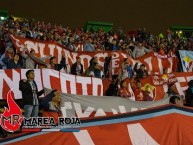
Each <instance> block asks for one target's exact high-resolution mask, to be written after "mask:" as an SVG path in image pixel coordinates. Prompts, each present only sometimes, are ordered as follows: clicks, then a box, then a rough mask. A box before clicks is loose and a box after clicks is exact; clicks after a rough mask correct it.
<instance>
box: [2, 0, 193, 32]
mask: <svg viewBox="0 0 193 145" xmlns="http://www.w3.org/2000/svg"><path fill="white" fill-rule="evenodd" d="M0 9H8V10H9V12H10V13H12V14H13V15H14V16H20V17H28V18H36V19H39V20H45V21H46V22H48V21H50V22H52V23H53V22H56V24H62V25H69V26H70V27H71V28H74V27H75V26H84V24H85V23H86V21H87V20H91V21H102V22H113V23H114V28H117V27H118V26H122V28H123V30H124V31H125V32H126V31H128V30H129V29H137V28H138V27H141V28H143V27H146V28H147V31H151V32H153V33H159V32H160V31H162V32H163V33H165V31H166V29H167V28H168V27H169V26H171V25H180V26H193V1H192V0H183V1H182V0H119V1H118V0H117V1H113V0H68V1H67V0H55V1H53V0H28V1H27V0H17V1H16V0H1V1H0Z"/></svg>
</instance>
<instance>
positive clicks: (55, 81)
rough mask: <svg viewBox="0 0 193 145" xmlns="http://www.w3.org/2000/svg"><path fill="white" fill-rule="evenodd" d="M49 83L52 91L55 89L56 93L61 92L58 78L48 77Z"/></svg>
mask: <svg viewBox="0 0 193 145" xmlns="http://www.w3.org/2000/svg"><path fill="white" fill-rule="evenodd" d="M50 83H51V87H52V88H53V89H57V90H58V91H61V85H60V84H61V82H60V78H56V77H53V76H50Z"/></svg>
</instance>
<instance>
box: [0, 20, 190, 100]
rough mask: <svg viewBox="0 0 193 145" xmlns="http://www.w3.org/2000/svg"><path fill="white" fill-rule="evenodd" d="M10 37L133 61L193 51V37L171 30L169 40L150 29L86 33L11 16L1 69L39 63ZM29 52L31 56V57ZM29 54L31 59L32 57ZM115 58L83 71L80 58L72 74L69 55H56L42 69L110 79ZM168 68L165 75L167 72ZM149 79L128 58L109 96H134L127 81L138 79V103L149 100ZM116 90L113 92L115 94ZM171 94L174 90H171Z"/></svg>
mask: <svg viewBox="0 0 193 145" xmlns="http://www.w3.org/2000/svg"><path fill="white" fill-rule="evenodd" d="M10 34H11V35H14V36H20V37H23V38H29V39H34V40H37V41H51V42H57V43H59V44H60V45H63V46H65V47H66V48H68V49H70V50H71V51H74V52H78V49H77V47H76V45H75V43H84V50H83V51H85V52H100V51H105V50H109V51H112V54H113V51H116V50H120V51H122V52H124V53H126V54H127V55H129V56H130V57H131V58H133V59H136V58H138V57H141V56H143V55H144V54H146V53H149V52H152V51H154V52H157V53H159V54H160V55H165V54H170V53H175V54H176V55H177V57H178V58H179V50H191V51H192V50H193V38H192V37H190V38H188V39H186V40H184V39H181V38H180V37H178V36H177V35H175V36H173V35H172V32H171V30H170V29H168V30H167V31H166V34H165V37H164V35H163V34H162V33H160V34H159V36H157V37H156V36H154V35H153V34H152V33H151V32H147V31H146V29H145V28H144V29H138V30H136V31H135V33H133V34H129V33H128V34H125V33H123V31H122V29H121V28H119V29H118V31H117V32H108V33H106V32H105V31H104V30H103V29H100V30H98V31H97V32H96V31H94V30H91V31H89V32H87V31H84V30H83V28H77V29H75V30H71V29H70V27H69V26H65V27H63V26H62V25H52V24H51V23H45V22H44V21H36V20H34V19H31V20H27V19H24V20H22V21H21V20H14V18H13V17H12V16H10V17H9V18H8V19H7V21H6V22H4V24H3V26H2V30H1V31H0V35H1V44H0V67H1V69H14V68H26V69H35V68H37V64H35V62H34V61H33V59H32V57H35V51H34V50H33V49H32V50H31V51H30V52H28V51H27V46H24V49H23V51H22V53H21V54H19V53H17V52H16V50H15V48H14V46H13V44H12V42H11V39H10ZM27 53H29V54H27ZM29 55H30V56H31V57H29ZM111 57H112V56H110V57H106V58H105V63H104V66H100V65H99V63H98V58H97V57H93V58H92V59H91V60H90V65H89V67H88V68H87V69H86V70H85V72H84V71H83V65H82V64H81V59H80V58H78V57H77V61H76V62H75V63H74V64H73V65H72V66H70V71H69V72H68V71H67V64H66V59H65V56H64V55H62V59H61V61H60V63H59V64H57V63H56V58H55V56H47V57H45V58H41V59H42V60H46V59H49V64H47V65H46V66H39V68H50V69H55V70H58V71H60V70H63V71H64V72H68V73H71V74H73V75H79V76H87V77H89V76H90V77H97V78H109V77H110V74H109V70H110V62H111ZM167 69H168V68H165V72H163V73H167ZM176 71H178V72H180V71H182V66H181V64H180V62H179V65H178V70H176ZM145 77H148V72H147V71H146V68H145V65H144V64H141V65H140V66H139V67H138V64H137V63H136V64H135V65H134V66H131V65H130V63H129V61H128V59H127V58H125V59H124V61H123V63H122V67H121V69H120V70H119V71H118V73H117V74H116V75H114V76H113V77H112V78H110V79H111V80H112V82H111V84H110V86H109V88H108V90H107V92H106V95H115V96H116V95H119V96H121V97H125V98H127V97H130V93H129V92H128V91H127V89H125V82H124V81H125V79H126V78H129V79H131V82H132V80H133V79H136V84H135V85H133V84H132V85H131V86H133V90H134V92H135V95H136V96H137V97H136V100H138V101H142V100H144V101H147V100H150V98H149V97H148V96H147V94H148V92H141V84H140V79H142V78H145ZM112 90H113V91H112ZM169 92H170V91H169Z"/></svg>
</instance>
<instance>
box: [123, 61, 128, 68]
mask: <svg viewBox="0 0 193 145" xmlns="http://www.w3.org/2000/svg"><path fill="white" fill-rule="evenodd" d="M127 66H128V64H127V63H126V62H125V63H124V66H123V70H125V69H127Z"/></svg>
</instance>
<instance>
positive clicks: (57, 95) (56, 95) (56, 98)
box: [52, 91, 60, 102]
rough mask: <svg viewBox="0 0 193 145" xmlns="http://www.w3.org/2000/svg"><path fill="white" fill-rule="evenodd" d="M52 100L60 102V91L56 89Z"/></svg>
mask: <svg viewBox="0 0 193 145" xmlns="http://www.w3.org/2000/svg"><path fill="white" fill-rule="evenodd" d="M52 101H53V102H60V93H59V92H58V91H56V92H54V97H53V98H52Z"/></svg>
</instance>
